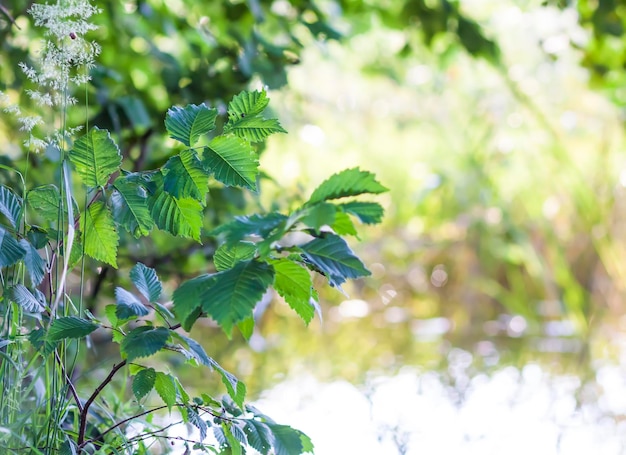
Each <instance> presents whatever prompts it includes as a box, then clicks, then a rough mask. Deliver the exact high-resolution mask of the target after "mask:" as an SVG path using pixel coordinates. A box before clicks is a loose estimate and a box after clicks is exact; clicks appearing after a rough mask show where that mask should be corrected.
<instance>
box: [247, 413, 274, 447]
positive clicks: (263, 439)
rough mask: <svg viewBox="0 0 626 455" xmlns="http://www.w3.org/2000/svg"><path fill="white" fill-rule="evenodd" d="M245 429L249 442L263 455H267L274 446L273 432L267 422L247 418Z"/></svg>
mask: <svg viewBox="0 0 626 455" xmlns="http://www.w3.org/2000/svg"><path fill="white" fill-rule="evenodd" d="M243 431H244V432H245V433H246V436H247V437H248V444H250V447H252V448H253V449H254V450H256V451H257V452H260V453H261V454H262V455H267V454H268V453H269V451H270V449H271V448H272V439H273V436H272V432H271V431H270V429H269V427H268V426H267V424H265V423H264V422H260V421H258V420H246V421H245V423H244V427H243Z"/></svg>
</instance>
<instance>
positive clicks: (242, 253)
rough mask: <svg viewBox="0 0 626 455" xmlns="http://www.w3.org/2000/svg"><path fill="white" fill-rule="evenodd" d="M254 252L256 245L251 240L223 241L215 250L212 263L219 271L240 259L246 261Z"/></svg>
mask: <svg viewBox="0 0 626 455" xmlns="http://www.w3.org/2000/svg"><path fill="white" fill-rule="evenodd" d="M255 254H256V246H255V245H254V243H252V242H238V243H235V244H228V243H225V244H223V245H221V246H220V247H219V248H218V249H217V251H215V255H213V263H214V264H215V268H216V269H217V271H218V272H221V271H223V270H228V269H230V268H232V267H233V266H234V265H235V264H236V263H238V262H240V261H247V260H249V259H252V258H254V255H255Z"/></svg>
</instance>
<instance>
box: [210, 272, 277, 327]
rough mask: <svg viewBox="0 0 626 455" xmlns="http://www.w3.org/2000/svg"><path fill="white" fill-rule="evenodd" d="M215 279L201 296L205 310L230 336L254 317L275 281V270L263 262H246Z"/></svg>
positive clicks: (220, 273)
mask: <svg viewBox="0 0 626 455" xmlns="http://www.w3.org/2000/svg"><path fill="white" fill-rule="evenodd" d="M213 276H214V277H215V281H214V282H213V284H212V286H211V287H210V288H209V289H207V290H206V291H204V292H203V294H202V296H201V298H202V309H203V310H204V311H205V312H206V313H207V314H208V315H210V316H211V317H212V318H213V319H215V321H216V322H217V323H218V324H219V325H220V326H221V327H222V329H223V330H224V332H226V334H227V335H228V336H230V333H231V331H232V328H233V326H234V325H235V324H237V323H238V322H240V321H243V320H244V319H246V318H247V317H249V316H251V315H252V310H253V309H254V307H255V306H256V304H257V302H258V301H259V300H261V297H263V294H264V293H265V291H266V290H267V288H268V286H269V285H270V284H271V283H272V281H273V280H274V270H273V269H272V268H271V267H270V266H268V265H267V264H265V263H262V262H257V261H245V262H239V263H238V264H237V265H235V267H233V268H232V269H229V270H225V271H223V272H218V273H216V274H215V275H213Z"/></svg>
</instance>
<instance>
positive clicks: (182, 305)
mask: <svg viewBox="0 0 626 455" xmlns="http://www.w3.org/2000/svg"><path fill="white" fill-rule="evenodd" d="M214 281H215V277H214V276H213V275H208V274H205V275H200V276H197V277H196V278H193V279H191V280H189V281H186V282H184V283H183V284H182V285H181V286H179V287H178V289H176V290H175V291H174V294H173V295H172V300H173V302H174V313H175V314H176V318H177V319H178V321H179V322H180V323H181V324H182V326H183V329H185V330H187V331H189V330H191V326H192V325H193V323H194V322H195V321H196V319H197V318H198V312H199V311H200V309H201V307H202V301H201V300H200V298H201V296H202V294H203V293H204V292H205V291H206V290H207V289H209V288H210V287H211V285H212V284H213V282H214Z"/></svg>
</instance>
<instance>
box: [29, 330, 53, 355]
mask: <svg viewBox="0 0 626 455" xmlns="http://www.w3.org/2000/svg"><path fill="white" fill-rule="evenodd" d="M28 341H30V343H31V344H32V345H33V347H34V348H35V349H37V350H38V351H41V352H42V353H43V355H45V356H47V355H49V354H52V352H54V350H55V348H56V347H57V345H58V344H59V343H58V341H55V342H52V341H50V340H48V339H47V338H46V331H45V330H44V329H36V330H33V331H31V332H30V333H29V334H28Z"/></svg>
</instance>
